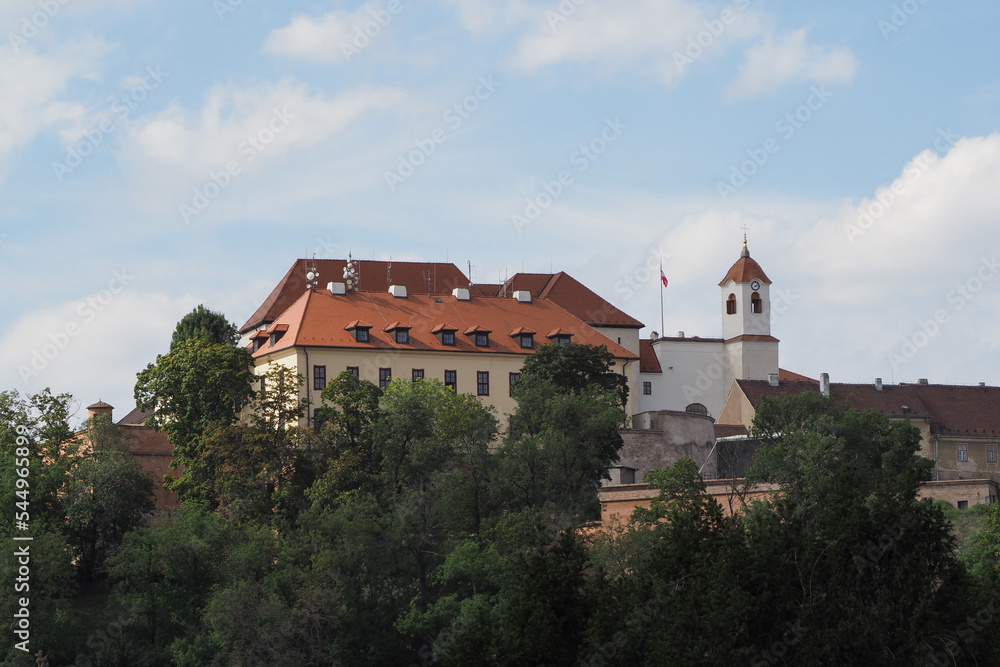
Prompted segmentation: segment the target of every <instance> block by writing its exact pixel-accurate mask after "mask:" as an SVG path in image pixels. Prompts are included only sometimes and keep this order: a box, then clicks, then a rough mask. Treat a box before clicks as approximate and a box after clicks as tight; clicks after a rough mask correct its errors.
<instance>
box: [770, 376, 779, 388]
mask: <svg viewBox="0 0 1000 667" xmlns="http://www.w3.org/2000/svg"><path fill="white" fill-rule="evenodd" d="M767 382H768V384H770V385H771V386H772V387H777V386H778V374H777V373H768V374H767Z"/></svg>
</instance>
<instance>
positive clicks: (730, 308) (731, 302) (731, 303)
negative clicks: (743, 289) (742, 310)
mask: <svg viewBox="0 0 1000 667" xmlns="http://www.w3.org/2000/svg"><path fill="white" fill-rule="evenodd" d="M726 314H727V315H735V314H736V295H735V294H730V295H729V298H728V299H726Z"/></svg>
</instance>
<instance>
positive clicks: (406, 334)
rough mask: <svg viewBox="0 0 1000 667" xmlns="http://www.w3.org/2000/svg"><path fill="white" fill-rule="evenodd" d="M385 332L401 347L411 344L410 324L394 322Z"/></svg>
mask: <svg viewBox="0 0 1000 667" xmlns="http://www.w3.org/2000/svg"><path fill="white" fill-rule="evenodd" d="M383 331H385V332H386V333H387V334H389V335H390V336H392V339H393V340H394V341H396V343H398V344H400V345H407V344H409V342H410V325H408V324H403V323H402V322H393V323H392V324H390V325H389V326H387V327H386V328H385V329H383Z"/></svg>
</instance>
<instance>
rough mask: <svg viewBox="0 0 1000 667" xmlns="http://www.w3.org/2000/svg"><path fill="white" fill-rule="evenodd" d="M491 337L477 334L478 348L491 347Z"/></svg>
mask: <svg viewBox="0 0 1000 667" xmlns="http://www.w3.org/2000/svg"><path fill="white" fill-rule="evenodd" d="M489 346H490V335H489V334H485V333H477V334H476V347H489Z"/></svg>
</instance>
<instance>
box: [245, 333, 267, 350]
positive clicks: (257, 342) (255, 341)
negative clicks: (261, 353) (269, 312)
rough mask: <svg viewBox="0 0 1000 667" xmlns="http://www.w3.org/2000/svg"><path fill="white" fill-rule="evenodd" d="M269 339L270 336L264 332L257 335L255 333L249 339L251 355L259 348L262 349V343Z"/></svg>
mask: <svg viewBox="0 0 1000 667" xmlns="http://www.w3.org/2000/svg"><path fill="white" fill-rule="evenodd" d="M270 338H271V336H270V334H268V333H267V332H266V331H258V332H257V333H255V334H254V335H253V338H251V339H250V341H251V348H250V349H251V353H253V352H256V351H257V350H259V349H260V348H261V347H263V345H264V341H266V340H269V339H270Z"/></svg>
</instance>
